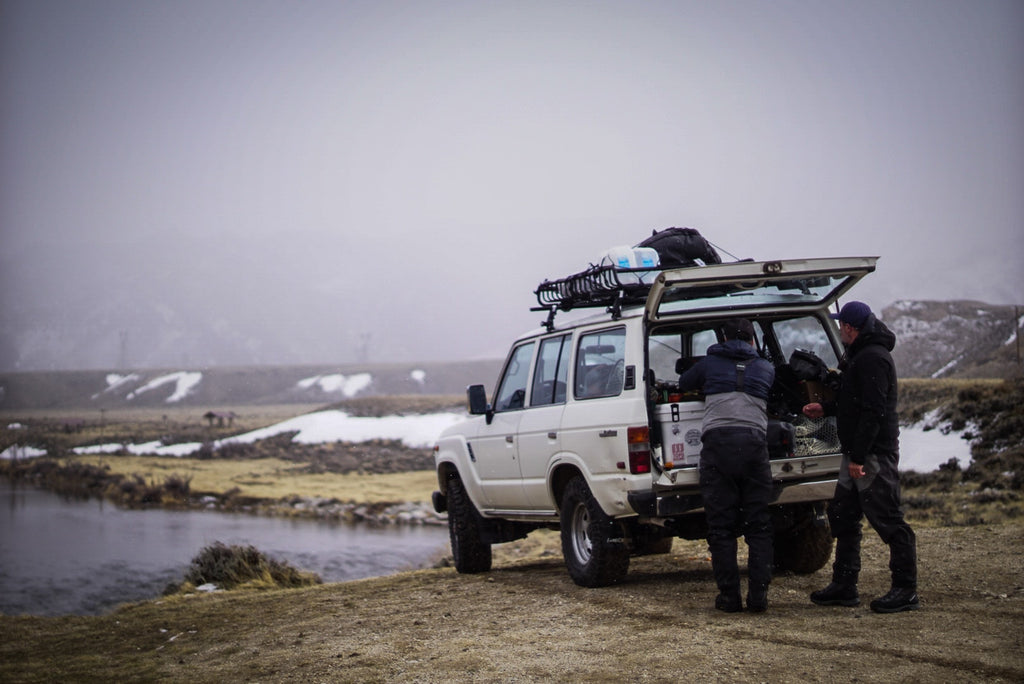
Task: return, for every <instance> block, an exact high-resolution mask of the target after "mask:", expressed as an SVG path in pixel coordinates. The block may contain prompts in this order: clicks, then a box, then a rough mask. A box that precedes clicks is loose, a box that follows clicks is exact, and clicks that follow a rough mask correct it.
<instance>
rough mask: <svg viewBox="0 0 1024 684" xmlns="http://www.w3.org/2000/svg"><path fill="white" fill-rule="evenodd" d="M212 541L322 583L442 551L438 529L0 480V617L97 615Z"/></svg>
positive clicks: (147, 594)
mask: <svg viewBox="0 0 1024 684" xmlns="http://www.w3.org/2000/svg"><path fill="white" fill-rule="evenodd" d="M218 541H219V542H222V543H224V544H237V545H245V546H248V545H251V546H254V547H256V548H257V549H259V550H260V551H262V552H263V553H264V554H266V555H267V556H270V557H272V558H275V559H277V560H279V561H287V562H288V563H289V564H291V565H292V566H294V567H296V568H298V569H300V570H308V571H312V572H315V573H317V574H318V575H320V577H321V578H322V579H323V581H324V582H338V581H344V580H351V579H359V578H363V577H374V576H380V575H386V574H391V573H395V572H400V571H402V570H407V569H413V568H421V567H428V566H430V565H431V564H433V562H435V561H436V560H437V559H438V558H439V557H440V556H442V555H444V554H445V553H447V552H448V531H447V528H445V527H438V526H387V527H369V526H366V525H348V524H344V523H331V522H325V521H314V520H293V519H285V518H270V517H261V516H253V515H248V514H234V513H219V512H212V511H169V510H160V509H152V510H124V509H120V508H117V507H115V506H113V505H111V504H110V503H108V502H103V501H98V500H68V499H64V498H62V497H61V496H58V495H56V494H53V493H51V492H47V491H43V490H39V489H35V488H31V487H25V486H21V485H14V484H13V483H11V482H10V481H9V480H7V479H3V478H0V613H3V614H5V615H20V614H28V615H67V614H74V615H96V614H100V613H104V612H107V611H109V610H110V609H111V608H113V607H114V606H116V605H118V604H119V603H124V602H130V601H139V600H145V599H151V598H155V597H158V596H160V595H161V594H162V593H163V590H164V588H165V587H167V585H168V584H170V583H172V582H181V580H182V579H183V577H184V574H185V570H186V569H187V568H188V565H189V562H190V561H191V560H192V558H193V557H195V556H196V554H198V553H199V551H200V550H201V549H202V548H203V547H205V546H209V545H211V544H213V543H214V542H218Z"/></svg>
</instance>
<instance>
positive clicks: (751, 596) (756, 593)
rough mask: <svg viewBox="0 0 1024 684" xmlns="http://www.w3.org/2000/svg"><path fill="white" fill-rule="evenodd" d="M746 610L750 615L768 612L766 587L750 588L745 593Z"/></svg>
mask: <svg viewBox="0 0 1024 684" xmlns="http://www.w3.org/2000/svg"><path fill="white" fill-rule="evenodd" d="M747 610H749V611H750V612H751V613H763V612H764V611H766V610H768V587H764V586H752V587H750V590H749V591H748V592H747Z"/></svg>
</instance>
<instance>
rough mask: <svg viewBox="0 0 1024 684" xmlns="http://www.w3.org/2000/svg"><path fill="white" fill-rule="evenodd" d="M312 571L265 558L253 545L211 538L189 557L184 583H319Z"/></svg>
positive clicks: (277, 585) (260, 586)
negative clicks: (196, 552) (211, 539)
mask: <svg viewBox="0 0 1024 684" xmlns="http://www.w3.org/2000/svg"><path fill="white" fill-rule="evenodd" d="M322 581H323V580H321V579H320V576H319V575H317V574H316V573H312V572H305V571H302V570H298V569H296V568H294V567H292V566H291V565H289V564H288V563H287V562H281V561H278V560H275V559H273V558H268V557H267V556H266V555H264V554H263V553H262V552H261V551H259V550H258V549H256V547H254V546H236V545H231V546H228V545H226V544H223V543H222V542H214V543H213V544H212V545H210V546H207V547H205V548H204V549H203V550H202V551H200V552H199V554H198V555H196V557H195V558H193V559H192V563H191V565H189V568H188V570H187V571H186V572H185V583H186V584H185V585H183V586H188V585H191V586H193V587H198V586H202V585H204V584H216V585H217V586H218V587H220V588H221V589H235V588H240V587H242V588H253V589H274V588H281V589H289V588H294V587H308V586H311V585H314V584H321V583H322Z"/></svg>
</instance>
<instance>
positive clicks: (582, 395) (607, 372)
mask: <svg viewBox="0 0 1024 684" xmlns="http://www.w3.org/2000/svg"><path fill="white" fill-rule="evenodd" d="M625 363H626V329H625V328H615V329H613V330H602V331H601V332H596V333H588V334H586V335H581V336H580V342H579V347H578V348H577V350H576V368H575V369H574V371H575V373H574V378H575V380H574V382H575V389H574V392H575V394H574V396H575V397H576V398H577V399H593V398H595V397H613V396H616V395H618V394H621V393H622V383H623V378H624V377H625Z"/></svg>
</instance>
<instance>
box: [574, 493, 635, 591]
mask: <svg viewBox="0 0 1024 684" xmlns="http://www.w3.org/2000/svg"><path fill="white" fill-rule="evenodd" d="M560 517H561V520H560V523H561V524H560V527H561V535H562V555H563V556H564V557H565V566H566V568H568V570H569V576H570V577H572V581H573V582H575V583H576V584H578V585H580V586H581V587H604V586H608V585H609V584H615V583H616V582H618V581H619V580H621V579H622V578H623V577H625V576H626V571H627V570H628V569H629V549H628V548H627V546H626V544H625V541H624V539H623V538H622V529H621V526H620V525H619V524H618V523H616V522H615V521H614V520H612V519H611V518H610V517H609V516H608V515H606V514H605V512H604V511H602V510H601V507H600V506H599V505H598V503H597V501H596V500H595V499H594V497H593V495H592V494H591V493H590V488H589V487H588V486H587V483H586V481H585V480H584V479H583V478H582V477H580V476H577V477H575V478H573V479H572V480H570V482H569V484H568V485H567V486H566V488H565V493H564V495H563V496H562V508H561V512H560Z"/></svg>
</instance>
